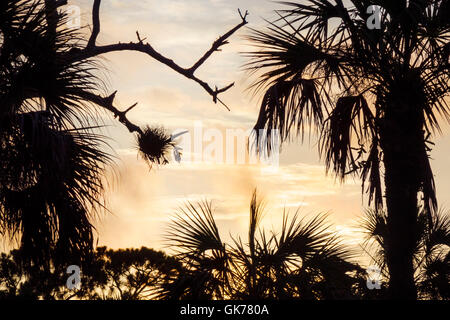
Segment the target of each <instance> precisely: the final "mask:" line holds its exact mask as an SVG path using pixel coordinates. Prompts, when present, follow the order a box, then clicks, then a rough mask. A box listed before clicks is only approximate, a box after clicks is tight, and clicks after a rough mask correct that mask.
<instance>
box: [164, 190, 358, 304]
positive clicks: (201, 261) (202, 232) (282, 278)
mask: <svg viewBox="0 0 450 320" xmlns="http://www.w3.org/2000/svg"><path fill="white" fill-rule="evenodd" d="M187 208H188V209H187V210H185V211H182V212H181V215H180V214H178V215H177V219H176V220H174V221H172V223H171V227H170V233H169V236H168V239H169V241H170V243H171V244H172V246H173V248H174V249H175V250H176V251H177V252H178V253H179V257H181V259H182V262H183V264H184V265H185V267H186V269H187V270H186V271H184V272H183V273H182V274H181V275H180V276H179V277H178V278H177V279H173V280H172V281H169V283H168V284H166V285H165V289H166V291H165V295H164V297H176V298H192V297H202V298H205V297H209V298H221V297H227V298H234V299H256V298H258V299H262V298H263V299H286V298H296V299H323V298H329V299H343V298H352V297H355V292H354V286H355V284H356V283H357V281H359V280H358V279H359V278H357V277H355V276H354V275H352V274H351V273H355V272H361V270H360V268H359V267H358V266H357V265H355V264H353V263H351V262H349V259H350V258H351V257H352V254H351V252H350V251H348V250H347V249H346V248H345V247H344V246H343V245H341V244H340V242H339V241H338V239H337V238H336V237H335V236H333V234H332V233H331V232H329V231H327V230H328V227H329V225H327V224H326V223H325V215H320V216H318V217H315V218H313V219H311V220H310V221H304V220H303V219H301V220H299V219H298V215H297V214H296V215H295V216H294V217H293V218H292V219H289V217H288V215H287V214H285V215H284V216H283V223H282V227H281V233H279V234H277V233H275V232H274V231H273V232H272V233H271V234H270V235H269V234H267V233H266V232H265V231H264V230H262V229H261V228H260V227H259V224H260V221H261V218H262V215H263V204H262V202H261V201H260V200H259V199H258V197H257V194H256V191H255V192H254V193H253V196H252V199H251V202H250V221H249V232H248V242H246V243H244V242H243V240H242V239H241V238H240V237H237V238H233V244H232V245H225V244H224V243H223V242H222V241H221V240H220V237H219V235H218V230H217V226H216V224H215V222H214V218H213V213H212V210H211V205H210V204H205V203H203V204H202V203H200V204H198V206H197V208H196V207H195V206H193V205H192V204H188V206H187ZM212 262H214V263H212ZM213 290H214V291H213ZM212 292H214V293H212ZM218 292H220V293H222V295H220V294H218Z"/></svg>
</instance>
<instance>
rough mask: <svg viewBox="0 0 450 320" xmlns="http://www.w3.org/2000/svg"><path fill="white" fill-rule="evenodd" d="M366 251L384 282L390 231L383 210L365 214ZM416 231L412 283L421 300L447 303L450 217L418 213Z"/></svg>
mask: <svg viewBox="0 0 450 320" xmlns="http://www.w3.org/2000/svg"><path fill="white" fill-rule="evenodd" d="M363 226H364V229H365V232H366V244H365V250H366V251H367V252H369V253H370V255H371V257H372V260H373V262H374V263H376V265H378V266H379V267H380V269H381V274H382V275H384V278H385V281H386V280H388V279H389V273H388V272H387V263H386V262H387V256H386V253H387V252H388V248H387V246H388V245H389V243H390V242H389V237H390V234H389V231H388V228H387V214H386V212H385V211H383V210H378V211H377V210H367V211H366V214H365V217H364V223H363ZM417 226H418V228H417V229H416V230H415V233H414V237H415V242H416V246H415V250H414V257H413V267H414V281H415V284H416V287H417V289H418V293H419V298H421V299H450V215H449V214H448V213H447V212H443V211H437V212H436V213H434V214H432V215H431V216H430V215H429V214H428V213H427V212H426V211H425V210H421V211H420V213H419V215H418V223H417Z"/></svg>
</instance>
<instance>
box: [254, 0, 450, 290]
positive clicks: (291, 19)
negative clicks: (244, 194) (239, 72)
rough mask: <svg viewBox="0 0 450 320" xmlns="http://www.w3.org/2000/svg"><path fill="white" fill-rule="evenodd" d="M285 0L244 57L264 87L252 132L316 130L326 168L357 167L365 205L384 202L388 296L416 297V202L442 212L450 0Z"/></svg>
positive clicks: (341, 173)
mask: <svg viewBox="0 0 450 320" xmlns="http://www.w3.org/2000/svg"><path fill="white" fill-rule="evenodd" d="M287 5H288V7H286V9H285V10H281V11H279V12H277V13H278V14H279V19H277V20H275V21H274V22H272V23H271V24H270V26H269V28H268V29H267V30H266V31H257V30H253V33H252V35H251V36H250V37H249V38H250V40H251V41H252V42H253V43H254V45H255V46H256V47H257V48H258V49H259V50H258V51H254V52H250V53H249V54H248V56H249V57H250V62H249V63H248V64H247V67H248V68H249V70H251V71H252V72H255V73H256V74H257V75H258V80H257V81H256V82H255V83H254V84H253V88H255V90H257V91H258V90H263V91H264V92H265V94H264V97H263V99H262V105H261V110H260V114H259V118H258V120H257V122H256V125H255V129H256V130H257V131H256V134H257V135H258V137H259V136H261V133H260V132H259V131H258V130H260V129H268V131H267V132H269V133H270V130H271V129H279V130H280V133H281V137H282V139H283V141H286V140H288V139H289V138H290V137H291V136H292V135H293V134H298V135H300V136H301V137H303V136H304V134H305V131H306V130H309V132H310V134H311V133H312V132H315V129H317V130H318V132H319V133H320V135H319V141H320V143H319V153H320V155H321V156H322V157H323V158H324V159H325V163H326V166H327V171H329V170H331V171H333V172H334V173H335V174H336V175H337V176H338V177H340V178H341V179H342V180H344V178H345V177H346V176H347V175H349V174H359V175H360V177H361V179H362V180H363V191H366V188H365V183H368V188H367V192H368V193H369V204H374V206H375V208H376V209H380V208H382V207H383V206H386V209H387V218H386V219H387V221H386V222H387V224H386V226H387V228H388V230H389V233H390V234H391V236H390V237H389V238H388V239H387V241H389V245H388V246H387V250H388V251H387V252H386V263H387V266H388V269H389V273H390V277H389V290H390V296H391V297H392V298H409V299H414V298H416V287H415V285H414V268H413V256H414V250H415V239H414V232H413V230H415V229H416V228H417V219H416V218H417V215H418V209H417V207H418V201H417V199H418V197H419V196H420V199H421V205H422V206H423V207H424V208H425V210H426V211H428V212H434V211H435V210H436V208H437V201H436V194H435V185H434V180H433V174H432V170H431V167H430V163H429V159H428V152H429V151H430V150H431V149H430V143H431V141H430V136H431V134H433V133H435V132H439V130H440V127H439V123H440V120H441V119H442V118H444V119H447V120H448V119H449V116H450V113H449V105H448V102H446V100H445V97H446V96H448V93H449V74H450V72H449V71H450V64H449V53H450V42H449V39H450V34H449V32H450V21H449V19H448V15H449V10H450V1H448V0H444V1H440V0H439V1H423V0H411V1H387V0H379V1H368V0H351V1H348V4H347V5H344V3H343V1H342V0H336V1H334V2H330V1H328V0H314V1H312V0H310V1H302V2H299V3H288V4H287ZM370 5H379V6H382V7H383V8H384V9H383V10H381V12H382V21H381V22H382V23H381V29H379V30H377V29H373V30H370V29H369V28H368V27H367V26H366V21H367V20H368V19H369V18H370V15H369V14H367V13H366V12H367V11H366V10H367V8H368V7H369V6H370ZM333 26H334V27H333ZM267 141H268V145H267V146H266V147H267V148H269V150H270V148H271V145H270V139H267ZM383 168H384V180H383V179H382V171H381V170H382V169H383ZM383 188H384V191H383ZM383 193H384V195H385V200H383Z"/></svg>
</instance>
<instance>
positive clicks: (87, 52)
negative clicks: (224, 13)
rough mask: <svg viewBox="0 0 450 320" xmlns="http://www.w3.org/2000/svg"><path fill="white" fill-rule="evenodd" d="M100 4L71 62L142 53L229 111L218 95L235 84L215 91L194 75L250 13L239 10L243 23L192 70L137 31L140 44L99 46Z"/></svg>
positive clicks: (214, 46)
mask: <svg viewBox="0 0 450 320" xmlns="http://www.w3.org/2000/svg"><path fill="white" fill-rule="evenodd" d="M100 3H101V0H94V5H93V10H92V24H93V27H92V33H91V36H90V38H89V41H88V44H87V45H86V47H85V48H84V49H83V50H81V51H72V52H69V53H66V54H68V55H69V56H68V57H67V58H68V59H71V60H83V59H87V58H90V57H95V56H99V55H102V54H106V53H109V52H117V51H135V52H142V53H145V54H147V55H148V56H150V57H152V58H153V59H155V60H157V61H158V62H160V63H162V64H165V65H166V66H168V67H169V68H171V69H172V70H174V71H176V72H177V73H179V74H181V75H183V76H185V77H186V78H188V79H191V80H193V81H195V82H197V83H198V84H199V85H200V86H201V87H202V88H203V89H204V90H205V91H206V92H207V93H208V94H209V95H210V96H212V98H213V101H214V103H217V102H220V103H221V104H222V105H223V106H225V107H226V108H227V110H228V111H229V110H230V109H229V108H228V106H227V105H225V104H224V103H223V102H222V101H221V100H220V99H219V98H218V95H219V94H221V93H223V92H225V91H227V90H228V89H230V88H231V87H233V85H234V83H231V84H229V85H227V86H225V87H223V88H217V87H216V88H215V89H213V88H212V87H211V86H210V85H209V84H208V83H206V82H205V81H203V80H201V79H199V78H197V77H196V76H195V75H194V72H195V71H196V70H197V69H198V68H199V67H200V66H201V65H202V64H203V63H204V62H205V61H206V60H207V59H208V58H209V57H210V56H211V55H212V54H213V53H214V52H215V51H217V50H218V49H219V48H220V47H221V46H223V45H225V44H227V43H228V41H227V39H228V38H229V37H230V36H231V35H232V34H234V33H235V32H236V31H237V30H238V29H240V28H241V27H243V26H244V25H246V24H247V20H246V18H247V16H248V12H247V11H246V12H245V14H244V15H243V14H242V13H241V11H240V10H239V15H240V17H241V19H242V22H241V23H240V24H238V25H237V26H235V27H234V28H232V29H231V30H230V31H228V32H227V33H225V34H224V35H223V36H221V37H220V38H219V39H217V40H216V41H215V42H214V43H213V45H212V47H211V49H210V50H209V51H207V52H206V53H205V54H204V55H203V56H202V57H201V58H200V59H199V60H198V61H197V62H196V63H195V64H194V65H193V66H192V67H190V68H183V67H181V66H179V65H178V64H177V63H175V62H174V61H173V60H172V59H169V58H167V57H165V56H164V55H162V54H160V53H159V52H157V51H156V50H155V49H154V48H153V47H152V46H151V45H150V44H149V43H148V42H147V43H144V40H145V38H144V39H142V38H141V36H140V35H139V32H138V31H136V35H137V37H138V42H137V43H135V42H129V43H121V42H119V43H115V44H109V45H103V46H97V45H96V40H97V37H98V34H99V33H100Z"/></svg>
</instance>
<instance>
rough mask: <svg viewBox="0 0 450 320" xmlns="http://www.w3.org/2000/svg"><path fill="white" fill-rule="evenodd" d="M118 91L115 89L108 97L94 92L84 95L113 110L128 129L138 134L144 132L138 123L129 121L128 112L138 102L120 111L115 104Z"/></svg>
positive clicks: (115, 116)
mask: <svg viewBox="0 0 450 320" xmlns="http://www.w3.org/2000/svg"><path fill="white" fill-rule="evenodd" d="M116 93H117V91H114V92H113V93H112V94H111V95H110V96H108V97H102V96H100V95H97V94H94V93H84V94H83V95H84V98H85V99H87V100H89V101H91V102H93V103H95V104H97V105H99V106H100V107H103V108H105V109H107V110H109V111H111V112H112V113H113V114H114V118H118V119H119V121H120V122H121V123H122V124H124V125H125V126H126V127H127V129H128V131H130V133H134V132H136V133H138V134H142V130H141V128H139V127H138V126H137V125H135V124H134V123H132V122H131V121H129V120H128V118H127V112H128V111H130V110H131V109H133V108H134V107H135V106H136V105H137V103H135V104H133V105H132V106H131V107H129V108H128V109H126V110H125V111H120V110H119V109H117V108H116V107H114V104H113V103H114V98H115V97H116Z"/></svg>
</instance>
